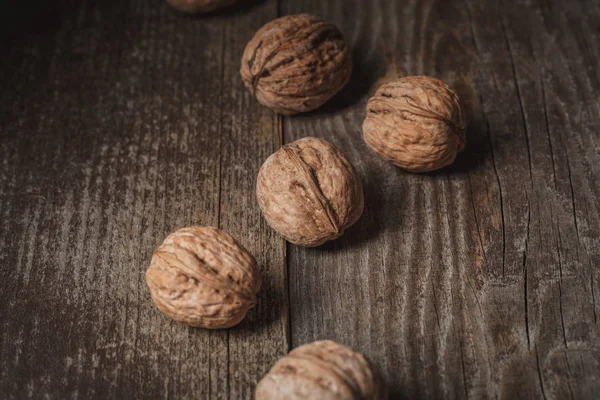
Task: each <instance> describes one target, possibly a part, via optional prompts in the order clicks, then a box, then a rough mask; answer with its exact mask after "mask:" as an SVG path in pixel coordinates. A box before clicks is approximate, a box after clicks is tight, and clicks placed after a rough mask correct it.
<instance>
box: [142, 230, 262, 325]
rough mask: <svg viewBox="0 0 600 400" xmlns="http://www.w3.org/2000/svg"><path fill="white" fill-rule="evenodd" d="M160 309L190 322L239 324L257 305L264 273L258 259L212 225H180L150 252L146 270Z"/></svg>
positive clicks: (175, 317) (192, 323) (178, 318)
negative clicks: (260, 269)
mask: <svg viewBox="0 0 600 400" xmlns="http://www.w3.org/2000/svg"><path fill="white" fill-rule="evenodd" d="M146 282H147V283H148V286H149V287H150V294H151V295H152V300H153V301H154V303H155V304H156V306H157V307H158V309H159V310H160V311H162V312H163V313H164V314H166V315H168V316H169V317H171V318H173V319H174V320H176V321H180V322H184V323H186V324H188V325H191V326H196V327H202V328H209V329H219V328H229V327H232V326H234V325H236V324H238V323H239V322H240V321H241V320H242V319H244V317H245V316H246V313H247V312H248V310H249V309H251V308H252V307H254V305H255V304H256V293H257V292H258V290H259V289H260V285H261V275H260V271H259V269H258V266H257V264H256V260H255V259H254V257H253V256H252V255H251V254H250V253H249V252H248V251H247V250H246V249H244V248H243V247H242V246H241V245H239V244H238V243H237V242H236V241H235V240H234V239H233V238H232V237H231V236H229V235H228V234H227V233H225V232H223V231H221V230H219V229H217V228H213V227H199V226H194V227H189V228H183V229H180V230H178V231H176V232H174V233H172V234H170V235H169V236H167V238H166V239H165V241H164V242H163V244H162V245H160V246H159V247H158V248H157V249H156V250H155V251H154V254H153V255H152V261H151V263H150V267H149V268H148V271H147V272H146Z"/></svg>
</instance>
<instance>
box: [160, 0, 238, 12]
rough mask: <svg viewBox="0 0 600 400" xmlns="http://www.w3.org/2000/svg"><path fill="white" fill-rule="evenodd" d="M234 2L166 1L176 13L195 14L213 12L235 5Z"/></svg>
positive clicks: (231, 0)
mask: <svg viewBox="0 0 600 400" xmlns="http://www.w3.org/2000/svg"><path fill="white" fill-rule="evenodd" d="M235 2H236V0H167V3H169V5H171V7H173V8H175V9H176V10H178V11H181V12H185V13H189V14H196V13H205V12H209V11H214V10H217V9H219V8H223V7H227V6H230V5H232V4H233V3H235Z"/></svg>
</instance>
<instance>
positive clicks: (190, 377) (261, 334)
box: [0, 1, 287, 398]
mask: <svg viewBox="0 0 600 400" xmlns="http://www.w3.org/2000/svg"><path fill="white" fill-rule="evenodd" d="M63 6H64V7H65V8H59V9H58V10H56V13H55V14H53V17H55V18H58V19H57V20H56V21H53V22H52V23H50V24H49V25H50V27H51V28H53V29H55V30H51V31H47V30H45V29H44V30H42V31H40V32H36V31H34V32H33V33H28V32H29V31H28V30H25V32H18V35H22V36H18V37H17V38H16V39H15V40H16V42H15V47H14V48H9V49H8V50H7V53H8V54H9V55H10V57H9V58H7V59H4V60H3V65H2V75H3V77H8V78H7V79H6V80H4V82H5V85H6V86H3V88H2V89H3V93H2V94H3V97H2V105H1V106H2V121H1V124H2V125H1V129H0V132H1V133H0V134H1V135H2V145H1V148H0V150H1V152H2V154H1V159H2V165H3V168H2V171H0V182H2V186H1V187H0V207H1V208H0V215H2V216H3V219H2V228H1V230H0V234H1V239H0V246H1V247H2V248H1V251H0V260H1V262H2V266H1V268H0V271H1V272H0V273H1V274H2V282H3V284H2V287H0V299H2V301H0V303H1V305H0V315H2V318H1V321H2V325H1V326H2V329H1V332H2V342H1V353H0V354H1V356H0V365H1V368H0V374H1V375H0V393H2V395H1V397H3V398H24V397H32V398H40V397H44V396H46V395H47V396H50V397H59V398H62V397H67V396H68V397H73V398H77V397H83V398H90V397H96V398H106V397H113V398H115V397H116V398H130V397H148V398H160V397H167V396H168V397H174V398H208V397H210V398H227V397H231V398H239V397H246V398H247V397H249V391H250V390H251V388H252V385H253V384H254V383H255V382H256V380H257V377H258V376H260V375H262V374H263V373H264V371H265V369H266V368H268V366H269V365H270V364H271V363H272V362H274V360H275V359H276V358H277V357H279V356H281V355H283V354H284V353H285V352H286V351H287V341H286V337H287V334H286V332H285V330H287V320H286V319H285V315H286V314H287V310H285V307H286V304H287V300H286V297H285V293H287V289H286V287H285V282H284V276H285V275H284V274H285V263H284V250H285V247H284V244H283V242H282V241H281V240H279V239H276V238H272V234H271V233H270V231H267V230H266V229H265V227H264V224H262V223H260V222H259V221H258V217H257V216H256V215H257V207H256V205H255V204H254V203H253V201H254V194H253V189H252V187H251V186H248V182H251V180H249V179H248V177H244V181H238V178H239V176H238V175H236V173H237V171H240V169H239V168H235V164H234V163H233V160H237V164H238V166H239V167H240V168H242V169H243V168H246V167H253V168H252V169H249V170H248V171H247V172H245V173H246V174H249V175H250V174H254V173H255V172H254V171H253V170H256V169H257V166H258V165H260V162H262V159H263V158H264V157H265V156H266V154H268V153H270V152H272V151H273V149H274V148H275V147H276V146H278V144H279V142H280V137H279V135H280V134H279V129H278V125H277V123H276V121H277V119H276V117H273V116H271V115H267V114H264V113H262V114H261V112H262V111H261V110H260V109H259V108H258V107H257V106H255V105H251V106H250V107H241V106H240V105H241V100H239V99H241V98H242V93H245V92H244V91H243V90H242V88H241V85H240V84H239V81H240V80H239V77H238V75H237V71H234V69H237V67H236V65H237V64H238V62H239V61H237V60H236V59H237V58H238V57H239V56H241V49H240V48H241V46H242V43H241V41H239V42H236V43H235V47H234V46H233V44H231V45H230V43H232V42H231V36H232V35H233V33H235V34H236V35H240V36H239V37H244V38H245V37H248V36H249V35H251V34H252V32H253V31H254V30H255V29H256V28H257V26H259V25H260V24H262V23H264V22H266V21H268V20H269V19H271V18H272V17H274V15H275V13H276V2H274V1H271V2H265V3H264V4H261V5H260V6H257V7H248V8H246V9H244V11H243V12H241V14H240V16H233V17H232V16H231V15H228V14H222V15H218V14H217V15H212V16H207V17H203V18H200V19H195V18H185V17H182V16H179V15H176V14H174V13H173V12H172V11H171V10H169V9H168V8H167V6H166V5H165V4H164V3H163V2H160V1H154V2H151V3H148V2H146V1H137V2H125V3H122V2H101V3H94V4H91V3H76V4H75V3H73V4H64V5H63ZM69 7H72V8H69ZM232 18H233V19H232ZM21 46H22V47H21ZM237 53H239V55H238V54H237ZM224 79H226V81H224ZM232 82H235V83H233V84H232ZM224 91H226V94H224V93H225V92H224ZM244 99H245V102H246V103H248V100H247V98H244ZM224 104H228V105H231V106H232V108H233V105H234V104H240V105H236V107H235V108H236V113H235V114H231V113H229V112H222V110H223V109H224V108H222V106H223V105H224ZM257 112H258V114H259V115H263V118H262V119H260V120H254V117H253V116H254V115H255V114H256V113H257ZM249 120H251V121H253V126H254V128H252V129H249V130H246V129H245V128H242V127H244V125H245V124H246V122H248V121H249ZM242 136H245V137H246V138H247V139H245V140H244V141H243V142H242V141H238V139H240V138H241V137H242ZM225 141H227V143H225ZM249 144H252V146H248V145H249ZM244 146H245V147H244ZM249 148H252V149H253V152H252V153H250V154H246V153H245V150H247V149H249ZM219 149H221V150H222V151H219ZM249 155H250V157H249ZM223 164H224V165H225V167H224V168H222V166H223ZM232 199H233V200H232ZM238 210H243V211H245V212H238ZM219 223H221V225H222V226H223V228H225V229H226V230H229V231H230V232H231V233H232V234H233V235H234V236H236V237H238V238H239V239H240V241H241V242H243V243H244V244H245V245H247V246H248V247H249V248H250V249H251V250H252V251H253V252H254V253H255V254H256V255H257V257H258V259H259V260H260V261H261V265H262V266H263V268H264V269H263V271H264V273H265V286H266V290H265V291H263V292H262V294H261V296H262V297H261V298H260V304H259V307H258V308H257V310H256V311H253V312H252V313H251V314H250V316H249V320H250V322H248V323H245V325H244V326H243V327H241V328H239V329H238V330H234V331H232V333H231V334H229V333H228V332H227V331H220V332H209V331H204V330H200V329H191V328H187V327H185V326H182V325H180V324H176V323H173V322H172V321H170V320H169V319H167V318H165V317H164V316H162V315H161V314H160V313H159V312H158V311H157V310H156V309H155V308H154V307H153V306H152V304H151V302H150V298H149V295H148V291H147V288H146V284H145V281H144V272H145V268H146V264H147V263H148V262H149V258H150V254H151V252H152V249H153V248H154V247H155V246H156V245H158V244H159V243H160V242H161V241H162V239H163V238H164V236H165V235H166V234H167V233H169V232H171V231H173V230H175V229H177V228H179V227H182V226H185V225H190V224H204V225H218V224H219ZM244 233H245V234H244ZM276 294H278V295H279V296H280V297H278V298H277V300H279V301H278V302H274V301H270V300H272V298H274V297H275V296H276ZM266 321H268V322H269V323H268V324H267V323H266ZM259 343H262V344H264V347H262V346H259V345H258V344H259ZM241 353H243V354H241ZM239 371H243V372H244V374H240V373H239ZM234 379H235V381H234Z"/></svg>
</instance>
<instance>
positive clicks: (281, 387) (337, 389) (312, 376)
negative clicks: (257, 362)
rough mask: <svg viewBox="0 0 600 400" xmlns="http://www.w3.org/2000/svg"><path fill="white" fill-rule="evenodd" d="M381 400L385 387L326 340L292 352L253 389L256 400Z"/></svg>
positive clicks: (352, 355) (358, 358)
mask: <svg viewBox="0 0 600 400" xmlns="http://www.w3.org/2000/svg"><path fill="white" fill-rule="evenodd" d="M385 398H387V391H386V389H385V386H384V385H383V383H382V382H381V380H380V379H379V378H378V376H377V374H376V373H375V372H374V371H373V370H372V368H371V366H370V364H369V362H368V361H367V360H366V359H365V357H364V356H363V355H362V354H360V353H358V352H356V351H354V350H352V349H349V348H348V347H345V346H342V345H339V344H337V343H335V342H332V341H329V340H323V341H318V342H313V343H309V344H306V345H304V346H300V347H298V348H296V349H294V350H292V351H291V352H290V353H289V354H288V355H287V356H285V357H283V358H281V359H280V360H279V361H277V362H276V363H275V365H274V366H273V368H271V370H270V371H269V373H268V374H267V375H266V376H265V377H264V378H263V379H262V380H261V381H260V382H259V383H258V386H257V387H256V400H262V399H288V400H294V399H298V400H299V399H331V400H334V399H335V400H345V399H348V400H354V399H364V400H376V399H385Z"/></svg>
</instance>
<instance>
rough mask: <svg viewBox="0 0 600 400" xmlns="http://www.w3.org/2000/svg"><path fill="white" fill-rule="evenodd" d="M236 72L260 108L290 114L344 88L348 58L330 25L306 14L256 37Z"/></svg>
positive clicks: (263, 30) (275, 24)
mask: <svg viewBox="0 0 600 400" xmlns="http://www.w3.org/2000/svg"><path fill="white" fill-rule="evenodd" d="M240 72H241V75H242V79H243V80H244V84H245V85H246V87H247V88H248V89H249V90H250V92H251V93H252V94H253V95H255V96H256V98H257V99H258V101H259V102H260V103H261V104H263V105H265V106H267V107H269V108H271V109H273V110H275V111H276V112H278V113H281V114H296V113H299V112H306V111H310V110H314V109H315V108H318V107H320V106H321V105H322V104H323V103H325V102H326V101H327V100H329V99H330V98H331V97H333V95H335V94H336V93H337V92H339V91H340V90H341V89H342V88H343V87H344V85H346V83H347V82H348V80H349V79H350V75H351V73H352V56H351V54H350V51H349V50H348V48H347V47H346V44H345V43H344V39H343V36H342V34H341V33H340V31H339V30H338V29H337V28H336V27H335V26H333V25H331V24H328V23H326V22H324V21H323V20H321V19H319V18H317V17H315V16H312V15H308V14H299V15H290V16H286V17H282V18H278V19H276V20H274V21H271V22H269V23H268V24H266V25H265V26H263V27H262V28H260V29H259V30H258V32H256V34H255V35H254V37H253V38H252V40H250V42H249V43H248V45H247V46H246V50H245V51H244V55H243V57H242V67H241V71H240Z"/></svg>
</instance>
